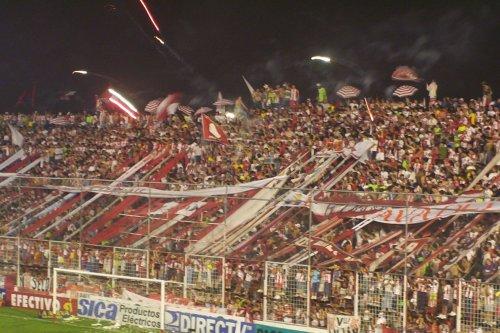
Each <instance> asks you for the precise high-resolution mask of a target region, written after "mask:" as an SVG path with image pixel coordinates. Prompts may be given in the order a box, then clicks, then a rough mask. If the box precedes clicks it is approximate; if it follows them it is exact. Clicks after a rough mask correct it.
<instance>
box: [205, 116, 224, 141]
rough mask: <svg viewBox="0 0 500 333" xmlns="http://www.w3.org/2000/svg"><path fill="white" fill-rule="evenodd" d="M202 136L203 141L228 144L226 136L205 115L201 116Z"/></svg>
mask: <svg viewBox="0 0 500 333" xmlns="http://www.w3.org/2000/svg"><path fill="white" fill-rule="evenodd" d="M201 125H202V135H203V139H204V140H209V141H216V142H220V143H222V144H228V143H229V141H228V140H227V135H226V133H224V131H223V130H222V129H221V128H220V127H219V126H217V125H215V123H214V122H213V120H212V119H210V117H208V116H207V115H202V116H201Z"/></svg>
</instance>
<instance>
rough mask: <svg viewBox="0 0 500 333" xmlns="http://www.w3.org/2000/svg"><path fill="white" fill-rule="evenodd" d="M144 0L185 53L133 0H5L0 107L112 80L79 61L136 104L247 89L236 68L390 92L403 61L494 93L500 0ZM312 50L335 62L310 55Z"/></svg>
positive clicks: (303, 82) (253, 77)
mask: <svg viewBox="0 0 500 333" xmlns="http://www.w3.org/2000/svg"><path fill="white" fill-rule="evenodd" d="M147 3H148V5H149V7H150V9H151V10H152V12H153V14H154V16H155V17H156V18H157V21H158V23H159V25H160V28H161V30H162V33H163V37H164V38H165V39H166V41H167V44H168V45H169V46H170V47H171V48H173V49H174V50H175V51H176V52H177V53H178V54H179V55H180V56H181V58H182V62H179V61H178V60H177V59H176V58H175V57H173V56H172V55H171V53H169V51H168V50H167V49H166V48H165V47H159V44H158V43H156V42H155V41H154V39H153V35H154V30H153V28H152V26H151V24H150V23H149V21H148V19H147V16H146V14H145V12H144V10H143V8H142V7H141V6H140V4H139V2H138V1H128V0H127V1H119V2H118V1H89V0H87V1H76V0H66V1H51V0H43V1H42V0H37V1H20V0H13V1H5V0H4V1H2V10H1V11H0V37H1V40H2V52H1V53H0V54H1V55H0V57H1V58H0V59H1V61H0V98H1V100H2V107H1V108H0V111H9V109H11V108H12V106H13V105H14V104H15V102H16V100H17V97H18V96H19V95H20V94H21V93H22V92H23V91H24V90H27V89H31V87H32V86H33V84H34V83H36V85H37V95H38V100H37V104H39V105H40V107H42V105H52V104H51V103H53V100H54V99H55V98H56V97H57V96H58V95H59V94H60V93H61V92H64V91H67V90H77V91H78V93H79V95H80V98H82V99H87V100H90V97H91V96H92V95H93V94H94V93H100V92H101V90H102V89H103V88H104V86H105V85H106V84H107V83H106V82H104V81H103V80H100V79H96V78H78V79H77V78H75V77H73V76H72V75H71V72H72V71H73V70H75V69H80V68H85V69H88V70H90V71H93V72H97V73H101V74H106V75H108V76H111V77H114V78H116V79H117V80H119V81H120V84H119V85H118V86H119V88H120V89H122V90H123V91H125V92H126V93H127V94H128V96H131V97H132V98H133V99H134V101H136V103H137V104H138V105H139V106H142V105H143V104H144V103H145V102H146V101H147V100H149V99H151V98H154V97H159V96H165V95H166V94H167V93H168V92H172V91H182V92H184V93H185V95H186V100H185V103H188V102H191V103H192V104H199V103H208V101H209V100H214V99H215V97H216V92H217V91H218V90H221V91H222V92H223V94H224V96H225V97H226V96H227V97H237V96H239V95H241V96H244V98H247V99H248V92H247V90H246V88H245V86H244V84H243V82H242V80H241V75H242V74H243V75H245V76H246V77H247V78H248V80H249V81H250V82H251V83H252V84H254V86H257V85H262V84H263V83H269V84H272V85H275V84H279V83H282V82H285V81H286V82H292V83H296V84H297V85H298V87H299V89H300V90H301V91H302V94H303V95H308V94H310V93H311V92H312V90H313V89H314V84H315V83H316V82H322V83H324V84H325V85H327V87H328V88H329V90H330V91H333V90H334V89H336V88H339V87H340V86H341V85H342V84H345V83H349V84H353V85H356V86H358V87H360V88H362V90H363V93H364V94H366V95H368V96H385V95H386V94H388V93H390V92H391V90H390V89H389V88H388V87H390V86H391V85H393V84H394V82H391V80H390V74H391V71H392V70H393V69H394V68H395V67H396V66H398V65H408V66H412V67H415V68H416V70H417V72H418V73H419V74H420V75H421V76H422V77H423V78H424V79H425V80H430V79H432V78H434V79H436V80H437V81H438V83H439V84H440V90H439V92H438V93H439V94H440V95H441V96H443V95H446V96H463V97H468V98H469V97H477V96H479V95H480V94H481V87H480V83H481V81H483V80H485V81H488V82H489V83H490V84H491V86H492V88H493V91H494V93H495V95H497V96H498V89H499V88H500V87H499V78H500V75H499V74H500V72H499V66H498V58H499V57H498V36H499V32H500V31H499V29H498V27H499V24H498V13H499V9H500V6H499V5H498V3H500V2H498V1H497V2H495V1H492V2H481V1H469V2H459V1H449V2H446V3H442V4H439V3H436V1H432V2H431V1H429V2H426V1H415V2H414V3H413V4H410V5H408V3H407V2H406V1H398V2H381V1H367V2H355V1H326V0H324V1H277V0H272V1H270V0H267V1H238V0H232V1H212V0H205V1H193V0H183V1H174V0H172V1H167V0H162V1H160V0H148V1H147ZM495 3H497V4H495ZM110 4H112V5H113V6H111V5H110ZM315 54H321V55H328V56H331V57H332V58H334V59H336V60H337V63H335V64H323V63H311V61H310V60H309V58H310V57H311V56H312V55H315ZM188 67H191V70H190V69H188ZM419 87H421V88H422V85H420V86H419ZM421 90H422V89H421ZM332 95H333V94H332Z"/></svg>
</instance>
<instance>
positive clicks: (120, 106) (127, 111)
mask: <svg viewBox="0 0 500 333" xmlns="http://www.w3.org/2000/svg"><path fill="white" fill-rule="evenodd" d="M109 101H110V102H111V103H113V104H115V105H116V106H118V107H119V108H120V109H122V110H123V111H125V113H127V114H128V115H129V116H130V117H132V118H133V119H137V116H136V115H135V114H134V113H133V112H130V110H129V109H127V108H126V107H125V105H123V104H122V103H120V102H119V101H117V100H116V99H115V98H114V97H110V98H109Z"/></svg>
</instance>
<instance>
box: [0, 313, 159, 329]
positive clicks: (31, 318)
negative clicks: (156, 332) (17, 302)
mask: <svg viewBox="0 0 500 333" xmlns="http://www.w3.org/2000/svg"><path fill="white" fill-rule="evenodd" d="M95 323H96V321H95V320H91V319H83V318H78V319H77V320H74V321H70V322H67V321H64V320H62V319H61V320H60V319H40V318H38V317H37V313H36V312H35V311H33V310H25V309H20V308H10V307H0V332H1V333H21V332H22V333H94V332H95V333H97V332H99V333H102V332H120V333H132V332H134V333H135V332H150V331H153V330H144V329H140V328H138V327H131V326H126V327H125V326H122V327H120V328H118V329H117V328H114V329H103V328H102V327H94V326H92V324H95ZM110 325H111V323H108V322H103V326H110Z"/></svg>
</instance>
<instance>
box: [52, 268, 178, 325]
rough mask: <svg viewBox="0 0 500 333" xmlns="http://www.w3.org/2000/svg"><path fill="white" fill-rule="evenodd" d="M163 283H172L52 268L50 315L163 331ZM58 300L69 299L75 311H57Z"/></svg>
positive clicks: (69, 307) (165, 286) (58, 307)
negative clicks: (73, 316) (58, 314)
mask: <svg viewBox="0 0 500 333" xmlns="http://www.w3.org/2000/svg"><path fill="white" fill-rule="evenodd" d="M167 283H168V284H171V283H172V282H170V281H164V280H158V279H149V278H142V277H134V276H124V275H116V274H105V273H95V272H88V271H82V270H74V269H64V268H54V270H53V280H52V312H53V314H54V315H55V314H57V313H58V312H59V311H62V312H63V315H64V314H67V315H69V314H70V313H69V312H71V314H77V315H78V316H81V317H85V318H89V319H96V320H107V321H111V322H115V323H116V325H132V326H139V327H143V328H147V329H157V330H161V331H164V329H165V310H166V299H167V297H168V296H167V294H166V289H167ZM61 300H73V303H74V304H76V308H71V305H70V306H68V307H66V308H61V303H62V302H61ZM75 301H76V302H75ZM66 304H72V303H71V302H69V303H68V302H65V305H66Z"/></svg>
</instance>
